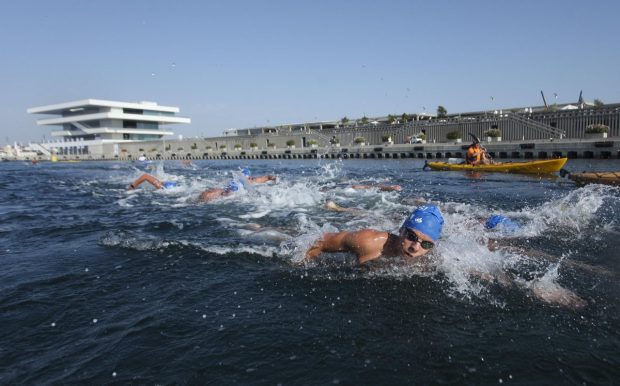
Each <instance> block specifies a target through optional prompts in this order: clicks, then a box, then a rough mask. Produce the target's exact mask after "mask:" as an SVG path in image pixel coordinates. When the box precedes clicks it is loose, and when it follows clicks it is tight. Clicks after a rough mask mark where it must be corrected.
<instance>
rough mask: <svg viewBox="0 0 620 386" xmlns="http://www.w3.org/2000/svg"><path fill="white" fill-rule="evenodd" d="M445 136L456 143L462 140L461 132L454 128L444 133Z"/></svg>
mask: <svg viewBox="0 0 620 386" xmlns="http://www.w3.org/2000/svg"><path fill="white" fill-rule="evenodd" d="M446 138H447V139H449V140H450V141H454V142H456V143H461V142H462V141H463V135H462V134H461V132H460V131H456V130H455V131H451V132H449V133H448V134H446Z"/></svg>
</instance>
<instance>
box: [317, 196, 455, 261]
mask: <svg viewBox="0 0 620 386" xmlns="http://www.w3.org/2000/svg"><path fill="white" fill-rule="evenodd" d="M443 224H444V220H443V216H442V215H441V211H440V210H439V208H438V207H437V206H435V205H423V206H420V207H418V208H417V209H415V210H414V211H413V212H412V213H411V214H410V215H409V217H407V219H406V220H405V222H404V223H403V225H402V226H401V228H400V231H399V233H398V235H395V234H391V233H389V232H384V231H378V230H375V229H362V230H359V231H355V232H348V231H344V232H338V233H326V234H324V235H323V236H322V237H321V238H320V239H319V240H318V241H316V242H315V243H314V245H312V246H311V247H310V248H309V249H308V251H306V259H313V258H315V257H317V256H319V255H320V254H322V253H324V252H351V253H354V254H355V255H356V256H357V261H358V262H359V263H365V262H367V261H371V260H375V259H378V258H380V257H388V256H402V257H404V258H406V259H407V260H411V261H413V262H421V261H422V259H421V257H422V256H423V255H425V254H427V253H428V252H430V251H431V250H432V249H433V248H435V243H436V242H437V240H439V237H440V236H441V232H442V229H443Z"/></svg>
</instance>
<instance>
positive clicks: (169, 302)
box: [0, 160, 620, 385]
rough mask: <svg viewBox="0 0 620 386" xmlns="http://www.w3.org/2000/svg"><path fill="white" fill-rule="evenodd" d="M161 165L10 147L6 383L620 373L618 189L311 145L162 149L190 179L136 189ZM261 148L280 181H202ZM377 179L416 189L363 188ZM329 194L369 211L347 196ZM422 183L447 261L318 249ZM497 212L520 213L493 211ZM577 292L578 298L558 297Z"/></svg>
mask: <svg viewBox="0 0 620 386" xmlns="http://www.w3.org/2000/svg"><path fill="white" fill-rule="evenodd" d="M146 166H148V165H139V164H130V163H113V162H105V163H96V162H92V163H90V162H88V163H87V162H84V163H74V164H61V163H56V164H49V163H48V164H39V165H36V166H33V165H29V164H27V163H3V164H1V165H0V173H1V174H0V175H1V176H2V178H1V179H0V240H1V241H2V242H1V250H0V261H1V262H2V269H1V270H0V320H1V324H2V328H0V383H1V384H46V383H63V384H64V383H70V384H84V383H95V384H108V383H118V384H127V383H131V384H166V383H179V384H205V383H206V384H218V385H219V384H234V383H237V384H271V385H276V384H282V385H287V384H298V385H301V384H312V385H315V384H338V383H339V384H348V385H351V384H368V385H376V384H435V383H437V384H463V383H469V384H498V383H505V384H511V383H514V384H534V383H538V384H543V383H544V384H557V383H566V384H614V383H618V381H619V379H620V331H619V329H620V321H619V312H618V294H619V293H620V286H619V285H618V256H619V253H618V251H619V250H620V225H619V224H618V218H619V215H618V214H619V213H620V192H619V190H618V189H614V188H611V187H604V186H600V185H590V186H586V187H584V188H576V187H575V186H574V185H573V184H572V183H571V182H570V181H566V180H562V179H559V178H558V179H554V178H542V179H541V178H536V177H531V176H519V175H504V174H482V175H469V174H463V173H452V172H423V171H422V170H421V167H422V162H421V161H418V160H401V161H398V160H386V161H353V160H349V161H344V162H338V161H325V160H312V161H310V160H308V161H305V160H304V161H301V160H299V161H292V162H291V161H289V162H284V161H282V162H278V161H244V162H233V161H208V162H207V161H194V165H192V166H190V167H187V166H184V165H182V164H181V163H180V162H172V161H170V162H166V163H165V164H163V165H162V164H153V165H152V166H157V169H156V170H154V171H153V172H154V173H157V175H158V176H159V177H160V178H162V179H165V180H175V181H177V182H178V187H176V188H172V189H168V190H160V191H156V190H153V189H152V188H151V187H150V186H147V185H143V186H142V187H141V188H140V189H138V190H135V191H127V190H126V188H127V187H128V185H129V184H130V183H131V182H132V181H133V180H134V179H135V178H137V177H138V176H140V175H141V174H142V173H143V172H144V171H145V170H146ZM241 166H249V167H250V168H251V169H252V172H253V174H254V175H261V174H267V173H269V174H276V175H277V176H278V182H277V184H275V185H271V184H266V185H255V186H247V187H246V189H243V188H242V189H241V190H240V191H239V192H237V193H236V194H235V195H234V196H232V197H227V198H225V199H222V200H219V201H216V202H212V203H199V202H197V201H196V197H197V196H198V195H199V193H200V192H201V191H203V190H204V189H207V188H211V187H221V186H224V185H225V184H227V182H228V181H229V180H230V178H231V172H235V173H238V171H239V168H240V167H241ZM567 167H568V168H569V169H573V170H578V171H581V170H589V169H594V170H617V169H618V168H619V165H618V163H617V161H599V162H596V163H587V162H586V161H569V163H568V164H567ZM360 183H361V184H374V183H389V184H400V185H402V186H403V188H404V189H403V191H401V192H388V193H385V192H379V191H377V190H376V189H370V190H354V189H351V187H350V186H351V185H352V184H360ZM328 200H332V201H335V202H336V203H338V204H339V205H342V206H346V207H354V208H358V209H360V211H358V212H355V213H336V212H328V211H326V210H324V209H323V208H322V205H323V204H324V203H325V202H326V201H328ZM424 201H432V202H436V203H438V204H440V205H441V206H442V208H443V212H444V217H445V220H446V226H445V227H444V235H443V237H442V239H441V240H440V243H439V245H438V248H437V250H436V251H435V252H434V254H433V255H432V257H433V258H432V263H431V265H430V266H425V267H421V266H412V265H409V264H406V263H405V262H403V261H401V260H400V259H399V258H393V259H384V260H382V261H376V262H373V263H372V264H369V265H367V266H361V267H360V266H357V265H356V264H355V259H354V258H352V257H351V256H347V255H343V254H337V255H331V256H324V257H321V258H319V259H318V260H316V261H314V262H311V263H304V262H301V260H302V258H303V253H304V251H305V249H306V248H307V247H308V245H310V244H311V243H312V241H313V240H315V239H316V238H317V237H318V236H319V235H320V234H321V233H322V232H325V231H336V230H355V229H361V228H365V227H373V228H376V229H382V230H389V231H393V232H396V231H397V229H398V227H399V226H400V224H401V222H402V221H403V219H404V217H405V215H406V214H407V213H409V212H410V210H411V209H412V208H413V207H415V206H416V205H418V204H419V203H420V202H424ZM494 213H502V214H505V215H508V216H510V217H511V218H512V219H514V220H515V221H517V222H519V223H520V224H521V225H522V226H521V228H520V229H519V230H518V231H517V232H516V233H503V232H501V231H498V232H492V231H485V230H484V229H483V225H482V223H481V220H483V219H484V218H486V217H488V216H489V215H491V214H494ZM490 239H491V240H497V241H498V242H499V245H500V248H499V249H496V250H490V249H489V248H488V243H489V240H490ZM473 273H475V274H473ZM485 278H486V279H485ZM488 278H491V279H490V281H489V279H488ZM493 278H497V279H493ZM504 279H506V280H504ZM558 294H559V296H560V298H561V299H572V300H573V301H572V302H571V301H567V303H569V304H568V305H566V306H559V305H557V304H556V303H557V302H555V303H554V302H553V301H552V302H551V303H547V302H544V301H542V300H541V299H540V297H545V296H547V297H550V296H552V295H558ZM536 295H538V296H536ZM575 297H576V299H577V300H576V301H575ZM560 302H561V301H560Z"/></svg>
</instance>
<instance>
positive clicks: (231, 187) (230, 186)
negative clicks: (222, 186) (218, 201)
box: [226, 181, 239, 192]
mask: <svg viewBox="0 0 620 386" xmlns="http://www.w3.org/2000/svg"><path fill="white" fill-rule="evenodd" d="M226 190H228V191H230V192H236V191H237V190H239V185H237V183H236V182H235V181H230V184H228V186H227V187H226Z"/></svg>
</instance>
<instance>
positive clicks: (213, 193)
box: [198, 168, 276, 202]
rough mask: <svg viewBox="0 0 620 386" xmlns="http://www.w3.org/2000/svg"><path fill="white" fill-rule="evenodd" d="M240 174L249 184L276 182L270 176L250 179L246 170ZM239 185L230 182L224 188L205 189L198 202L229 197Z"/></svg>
mask: <svg viewBox="0 0 620 386" xmlns="http://www.w3.org/2000/svg"><path fill="white" fill-rule="evenodd" d="M241 173H242V174H243V175H244V176H246V179H247V181H248V182H249V183H251V184H262V183H265V182H268V181H275V180H276V177H275V176H272V175H266V176H257V177H251V176H250V174H251V173H250V170H249V169H248V168H244V169H242V170H241ZM240 185H241V183H240V182H239V181H237V180H231V181H230V182H229V183H228V185H227V186H226V187H225V188H212V189H207V190H205V191H204V192H202V193H200V196H198V200H200V201H203V202H207V201H213V200H216V199H218V198H222V197H226V196H229V195H231V194H233V193H235V192H237V191H238V190H239V187H240Z"/></svg>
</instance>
